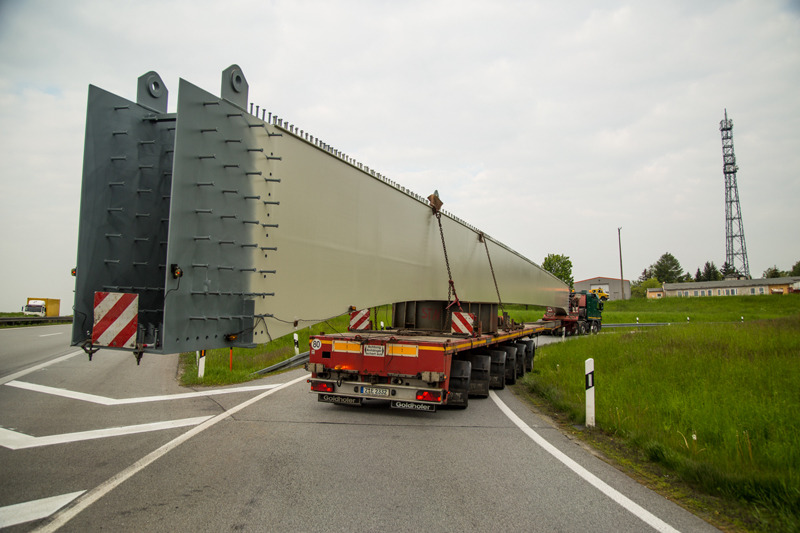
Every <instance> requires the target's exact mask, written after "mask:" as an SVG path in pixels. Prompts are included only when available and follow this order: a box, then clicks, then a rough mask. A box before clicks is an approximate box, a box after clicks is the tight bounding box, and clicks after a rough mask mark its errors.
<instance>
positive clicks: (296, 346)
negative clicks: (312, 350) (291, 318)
mask: <svg viewBox="0 0 800 533" xmlns="http://www.w3.org/2000/svg"><path fill="white" fill-rule="evenodd" d="M294 354H295V355H300V338H299V337H298V336H297V333H295V334H294Z"/></svg>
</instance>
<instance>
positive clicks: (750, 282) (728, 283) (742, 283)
mask: <svg viewBox="0 0 800 533" xmlns="http://www.w3.org/2000/svg"><path fill="white" fill-rule="evenodd" d="M798 281H800V276H791V277H788V278H760V279H724V280H722V281H690V282H686V283H665V284H664V290H666V291H683V290H688V289H724V288H726V287H728V288H731V287H759V286H764V287H766V286H768V285H791V284H792V283H796V282H798Z"/></svg>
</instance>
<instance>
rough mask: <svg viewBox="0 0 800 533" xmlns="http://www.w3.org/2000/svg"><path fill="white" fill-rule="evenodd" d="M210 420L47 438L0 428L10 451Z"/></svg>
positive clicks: (201, 418) (1, 441) (0, 440)
mask: <svg viewBox="0 0 800 533" xmlns="http://www.w3.org/2000/svg"><path fill="white" fill-rule="evenodd" d="M209 418H211V416H197V417H194V418H182V419H180V420H167V421H166V422H152V423H150V424H138V425H135V426H122V427H115V428H106V429H94V430H91V431H78V432H76V433H62V434H61V435H48V436H45V437H31V436H30V435H26V434H24V433H19V432H16V431H11V430H10V429H5V428H0V446H3V447H5V448H8V449H10V450H21V449H23V448H36V447H37V446H50V445H52V444H65V443H68V442H78V441H82V440H92V439H104V438H106V437H118V436H120V435H132V434H134V433H145V432H147V431H159V430H162V429H173V428H180V427H186V426H196V425H198V424H202V423H203V422H205V421H206V420H208V419H209Z"/></svg>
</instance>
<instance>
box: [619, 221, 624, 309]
mask: <svg viewBox="0 0 800 533" xmlns="http://www.w3.org/2000/svg"><path fill="white" fill-rule="evenodd" d="M617 240H619V299H620V300H624V299H625V279H624V278H623V277H622V227H621V226H620V227H619V228H617Z"/></svg>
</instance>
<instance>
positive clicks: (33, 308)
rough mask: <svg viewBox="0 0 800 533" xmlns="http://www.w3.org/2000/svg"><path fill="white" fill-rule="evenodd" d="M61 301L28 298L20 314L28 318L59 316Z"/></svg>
mask: <svg viewBox="0 0 800 533" xmlns="http://www.w3.org/2000/svg"><path fill="white" fill-rule="evenodd" d="M60 312H61V300H58V299H54V298H28V303H27V305H25V306H24V307H23V308H22V314H24V315H30V316H41V317H45V316H59V313H60Z"/></svg>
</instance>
